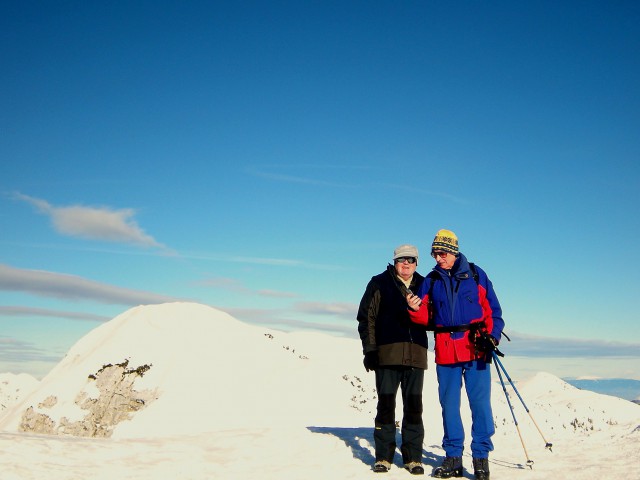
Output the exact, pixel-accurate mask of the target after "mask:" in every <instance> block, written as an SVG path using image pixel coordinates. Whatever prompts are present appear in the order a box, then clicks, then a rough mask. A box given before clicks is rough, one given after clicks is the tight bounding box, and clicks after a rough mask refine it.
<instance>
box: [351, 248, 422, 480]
mask: <svg viewBox="0 0 640 480" xmlns="http://www.w3.org/2000/svg"><path fill="white" fill-rule="evenodd" d="M393 263H394V264H393V265H388V266H387V270H386V271H384V272H382V273H381V274H379V275H376V276H375V277H373V278H372V279H371V280H370V281H369V284H368V285H367V288H366V290H365V292H364V295H363V296H362V300H361V301H360V308H359V309H358V332H359V333H360V338H361V339H362V349H363V353H364V366H365V368H366V370H367V371H370V370H373V371H375V375H376V390H377V393H378V405H377V415H376V418H375V430H374V434H373V438H374V440H375V450H376V452H375V454H376V461H375V464H374V466H373V469H374V471H375V472H387V471H389V468H390V467H391V464H392V463H393V456H394V453H395V449H396V425H395V410H396V395H397V393H398V387H400V388H401V390H402V401H403V418H402V446H401V448H400V451H401V452H402V460H403V462H404V465H405V468H406V469H407V470H409V472H411V473H412V474H414V475H419V474H423V473H424V468H423V467H422V442H423V439H424V426H423V424H422V385H423V382H424V370H425V369H426V368H427V332H426V330H425V329H424V328H423V327H420V326H419V325H416V324H415V323H412V322H411V320H410V318H409V312H408V309H407V301H406V296H407V294H409V293H410V292H416V291H417V290H418V289H419V288H420V285H421V284H422V281H423V279H424V277H422V275H420V274H419V273H417V272H416V267H417V265H418V249H417V248H416V247H414V246H413V245H400V246H399V247H398V248H396V249H395V250H394V252H393Z"/></svg>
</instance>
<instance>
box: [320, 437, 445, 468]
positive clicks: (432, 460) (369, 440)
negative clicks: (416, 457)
mask: <svg viewBox="0 0 640 480" xmlns="http://www.w3.org/2000/svg"><path fill="white" fill-rule="evenodd" d="M307 429H308V430H309V431H310V432H313V433H320V434H323V435H333V436H334V437H337V438H339V439H340V440H342V441H343V442H344V443H345V445H346V446H347V447H349V448H350V449H351V452H352V454H353V457H354V458H357V459H358V460H360V461H361V462H362V463H364V464H365V465H367V466H370V467H371V466H373V463H374V462H375V457H374V452H375V447H374V441H373V427H355V428H348V427H307ZM396 444H397V445H398V446H399V445H401V444H402V438H401V436H400V434H399V433H398V434H397V435H396ZM443 458H444V457H442V456H439V455H435V454H434V453H432V452H428V451H427V450H422V461H423V463H424V465H425V469H428V467H429V466H430V467H435V466H437V465H440V464H441V463H442V459H443ZM394 464H395V465H396V466H397V467H399V468H404V464H403V463H402V454H401V453H400V449H399V448H398V449H396V455H395V457H394Z"/></svg>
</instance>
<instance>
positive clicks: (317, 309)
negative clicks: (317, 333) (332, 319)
mask: <svg viewBox="0 0 640 480" xmlns="http://www.w3.org/2000/svg"><path fill="white" fill-rule="evenodd" d="M295 309H296V310H297V311H300V312H304V313H312V314H315V315H335V316H338V317H348V318H353V319H355V318H356V314H357V313H358V305H356V304H355V303H346V302H342V303H341V302H336V303H324V302H299V303H297V304H296V305H295Z"/></svg>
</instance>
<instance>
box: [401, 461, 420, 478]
mask: <svg viewBox="0 0 640 480" xmlns="http://www.w3.org/2000/svg"><path fill="white" fill-rule="evenodd" d="M404 468H406V469H407V470H409V473H410V474H411V475H424V467H423V466H422V464H421V463H420V462H409V463H405V464H404Z"/></svg>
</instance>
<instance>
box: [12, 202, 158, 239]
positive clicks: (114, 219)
mask: <svg viewBox="0 0 640 480" xmlns="http://www.w3.org/2000/svg"><path fill="white" fill-rule="evenodd" d="M13 198H14V199H16V200H20V201H23V202H26V203H29V204H30V205H32V206H33V207H35V208H36V210H37V211H38V212H39V213H42V214H44V215H47V216H49V218H50V219H51V222H52V223H53V226H54V228H55V229H56V231H57V232H58V233H60V234H62V235H67V236H70V237H79V238H86V239H91V240H102V241H107V242H119V243H129V244H134V245H140V246H144V247H163V245H162V244H160V243H158V242H157V241H156V240H155V239H154V238H153V237H151V236H150V235H147V234H146V233H145V232H144V231H143V230H142V229H141V228H140V227H139V226H138V224H137V223H136V221H135V220H134V218H133V217H134V215H135V213H136V212H135V210H133V209H131V208H124V209H119V210H115V209H111V208H107V207H87V206H83V205H73V206H68V207H56V206H53V205H51V204H50V203H49V202H47V201H46V200H41V199H39V198H34V197H30V196H28V195H23V194H21V193H15V194H13Z"/></svg>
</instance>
